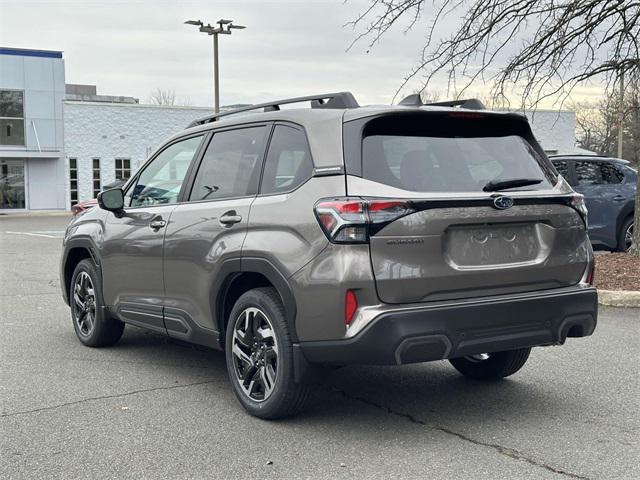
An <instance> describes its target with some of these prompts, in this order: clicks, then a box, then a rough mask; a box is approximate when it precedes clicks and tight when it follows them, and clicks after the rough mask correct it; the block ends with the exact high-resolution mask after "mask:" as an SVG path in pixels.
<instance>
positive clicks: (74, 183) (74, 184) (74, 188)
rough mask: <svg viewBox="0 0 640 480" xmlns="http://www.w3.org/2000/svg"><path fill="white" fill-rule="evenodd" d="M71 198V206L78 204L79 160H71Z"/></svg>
mask: <svg viewBox="0 0 640 480" xmlns="http://www.w3.org/2000/svg"><path fill="white" fill-rule="evenodd" d="M69 196H70V198H71V205H72V206H73V205H75V204H76V203H78V159H77V158H69Z"/></svg>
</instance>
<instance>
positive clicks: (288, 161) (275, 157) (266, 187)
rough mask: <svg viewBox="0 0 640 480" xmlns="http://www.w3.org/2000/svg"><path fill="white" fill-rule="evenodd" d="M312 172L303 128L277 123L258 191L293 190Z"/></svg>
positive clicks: (264, 192) (267, 192)
mask: <svg viewBox="0 0 640 480" xmlns="http://www.w3.org/2000/svg"><path fill="white" fill-rule="evenodd" d="M312 174H313V163H312V161H311V153H310V152H309V146H308V144H307V138H306V136H305V134H304V132H303V131H302V130H300V129H298V128H294V127H289V126H286V125H276V127H275V130H274V132H273V136H272V137H271V143H270V144H269V153H268V154H267V161H266V164H265V168H264V176H263V179H262V187H261V189H260V193H262V194H270V193H280V192H287V191H291V190H294V189H295V188H297V187H299V186H300V185H302V184H303V183H304V182H306V181H307V180H308V179H309V178H310V177H311V175H312Z"/></svg>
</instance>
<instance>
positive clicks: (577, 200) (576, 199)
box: [571, 193, 589, 227]
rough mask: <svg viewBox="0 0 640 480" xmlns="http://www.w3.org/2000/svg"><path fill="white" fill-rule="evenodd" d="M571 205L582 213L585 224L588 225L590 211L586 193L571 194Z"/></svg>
mask: <svg viewBox="0 0 640 480" xmlns="http://www.w3.org/2000/svg"><path fill="white" fill-rule="evenodd" d="M571 206H572V207H573V208H574V209H575V210H576V211H577V212H578V213H579V214H580V216H581V217H582V220H583V221H584V226H585V227H587V226H588V223H587V214H588V213H589V211H588V210H587V204H586V203H585V202H584V195H582V194H580V193H574V194H573V195H571Z"/></svg>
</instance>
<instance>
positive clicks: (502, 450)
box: [333, 388, 590, 480]
mask: <svg viewBox="0 0 640 480" xmlns="http://www.w3.org/2000/svg"><path fill="white" fill-rule="evenodd" d="M333 390H334V391H335V392H337V393H339V394H341V395H342V396H344V397H345V398H348V399H349V400H354V401H357V402H360V403H364V404H366V405H369V406H371V407H374V408H377V409H378V410H382V411H384V412H386V413H388V414H389V415H394V416H396V417H400V418H404V419H405V420H408V421H410V422H411V423H415V424H418V425H422V426H423V427H427V428H430V429H432V430H437V431H439V432H442V433H445V434H447V435H451V436H454V437H456V438H459V439H460V440H463V441H465V442H469V443H472V444H474V445H478V446H481V447H487V448H492V449H493V450H495V451H496V452H498V453H499V454H500V455H504V456H506V457H509V458H512V459H514V460H521V461H524V462H526V463H528V464H530V465H533V466H536V467H540V468H544V469H545V470H548V471H550V472H552V473H556V474H558V475H563V476H565V477H567V478H574V479H577V480H590V479H589V477H585V476H582V475H578V474H576V473H572V472H568V471H566V470H563V469H561V468H557V467H554V466H552V465H549V464H547V463H545V462H542V461H540V460H537V459H535V458H532V457H529V456H527V455H526V454H524V453H522V452H520V451H519V450H516V449H515V448H511V447H505V446H503V445H499V444H497V443H489V442H483V441H480V440H476V439H474V438H471V437H469V436H467V435H465V434H463V433H459V432H456V431H454V430H452V429H450V428H447V427H443V426H441V425H436V424H432V423H428V422H425V421H424V420H420V419H419V418H417V417H415V416H413V415H411V414H410V413H405V412H398V411H396V410H394V409H392V408H391V407H388V406H386V405H382V404H380V403H376V402H373V401H371V400H369V399H366V398H362V397H358V396H355V395H351V394H350V393H348V392H346V391H344V390H341V389H338V388H333Z"/></svg>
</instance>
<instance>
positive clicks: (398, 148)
mask: <svg viewBox="0 0 640 480" xmlns="http://www.w3.org/2000/svg"><path fill="white" fill-rule="evenodd" d="M447 120H449V119H447ZM445 122H446V123H450V125H449V127H450V128H448V129H444V130H446V131H444V132H443V131H442V130H443V129H442V128H441V126H440V125H439V126H438V127H437V129H436V128H430V126H429V125H425V126H424V128H422V132H418V131H415V130H416V128H415V125H413V126H412V127H413V128H411V129H410V130H411V131H409V132H407V134H403V133H404V132H402V129H401V128H398V126H397V125H396V126H395V127H394V128H393V131H390V132H389V133H388V134H387V132H385V131H384V128H375V129H374V131H371V132H370V133H369V134H367V133H368V132H365V136H364V138H363V142H362V176H363V177H364V178H366V179H368V180H373V181H375V182H378V183H383V184H385V185H389V186H392V187H395V188H400V189H403V190H409V191H413V192H480V191H482V190H483V188H484V187H485V186H487V185H488V184H490V182H492V183H494V184H495V183H500V182H505V181H510V180H522V179H528V180H533V181H534V182H529V183H532V184H530V185H525V186H520V187H518V186H516V187H511V188H507V189H506V190H508V191H513V190H540V189H547V188H551V187H552V185H553V183H555V180H556V179H555V177H554V176H553V174H552V173H551V171H550V168H549V167H547V168H544V165H545V162H546V160H545V159H544V158H543V157H542V155H541V154H540V153H539V152H538V151H537V150H536V149H535V148H534V147H533V145H532V144H531V143H530V142H529V141H528V140H527V139H526V138H524V137H523V136H521V135H520V134H518V133H512V134H510V132H508V131H507V132H504V131H503V130H500V129H497V132H498V133H503V135H500V136H496V131H492V132H490V133H489V134H487V132H486V129H487V125H486V121H481V123H482V124H483V125H482V127H481V128H474V126H473V124H471V125H468V124H467V125H461V124H460V122H459V121H456V122H455V123H454V122H451V121H449V122H447V121H446V120H445ZM476 122H477V121H476ZM463 123H467V122H466V121H464V120H463ZM478 126H479V127H480V125H478ZM398 130H400V131H398ZM430 130H432V131H430ZM433 130H435V131H433ZM511 130H513V129H511ZM535 180H540V181H539V182H536V181H535Z"/></svg>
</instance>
